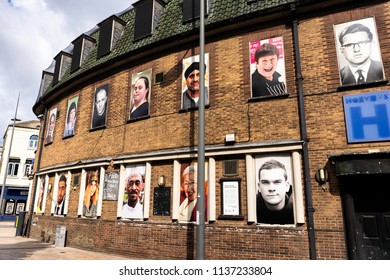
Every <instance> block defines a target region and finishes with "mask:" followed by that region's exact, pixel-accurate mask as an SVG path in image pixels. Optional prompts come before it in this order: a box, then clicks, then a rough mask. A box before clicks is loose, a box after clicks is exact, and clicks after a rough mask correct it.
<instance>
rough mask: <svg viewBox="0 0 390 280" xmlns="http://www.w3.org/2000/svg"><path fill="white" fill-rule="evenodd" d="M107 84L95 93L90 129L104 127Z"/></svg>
mask: <svg viewBox="0 0 390 280" xmlns="http://www.w3.org/2000/svg"><path fill="white" fill-rule="evenodd" d="M107 101H108V84H107V85H103V86H101V87H98V88H97V89H96V93H95V101H94V106H93V116H92V128H97V127H104V126H105V125H106V117H107V104H108V102H107Z"/></svg>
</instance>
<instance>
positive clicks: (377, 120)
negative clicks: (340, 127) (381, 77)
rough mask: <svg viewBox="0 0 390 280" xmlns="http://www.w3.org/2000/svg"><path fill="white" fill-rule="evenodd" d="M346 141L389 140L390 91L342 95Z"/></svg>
mask: <svg viewBox="0 0 390 280" xmlns="http://www.w3.org/2000/svg"><path fill="white" fill-rule="evenodd" d="M343 104H344V115H345V123H346V127H347V138H348V143H359V142H373V141H388V140H390V119H389V117H390V91H378V92H369V93H361V94H354V95H346V96H344V97H343Z"/></svg>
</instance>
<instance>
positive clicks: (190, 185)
mask: <svg viewBox="0 0 390 280" xmlns="http://www.w3.org/2000/svg"><path fill="white" fill-rule="evenodd" d="M183 187H184V192H185V193H186V196H187V198H188V200H189V201H193V200H195V199H196V196H197V191H198V184H197V178H196V173H195V172H189V173H187V174H184V176H183Z"/></svg>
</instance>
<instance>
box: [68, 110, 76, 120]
mask: <svg viewBox="0 0 390 280" xmlns="http://www.w3.org/2000/svg"><path fill="white" fill-rule="evenodd" d="M75 116H76V109H72V110H71V111H70V112H69V123H73V122H74V117H75Z"/></svg>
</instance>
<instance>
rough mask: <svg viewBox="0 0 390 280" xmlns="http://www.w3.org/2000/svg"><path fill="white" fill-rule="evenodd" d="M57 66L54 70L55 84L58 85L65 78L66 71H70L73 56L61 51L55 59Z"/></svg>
mask: <svg viewBox="0 0 390 280" xmlns="http://www.w3.org/2000/svg"><path fill="white" fill-rule="evenodd" d="M54 60H55V61H56V65H55V68H54V77H53V83H54V84H55V83H57V82H58V81H59V80H61V78H62V76H64V74H65V72H66V70H68V69H69V67H70V64H71V63H72V56H71V55H70V54H69V53H66V52H64V51H61V52H60V53H59V54H58V55H57V56H56V57H55V58H54Z"/></svg>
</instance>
